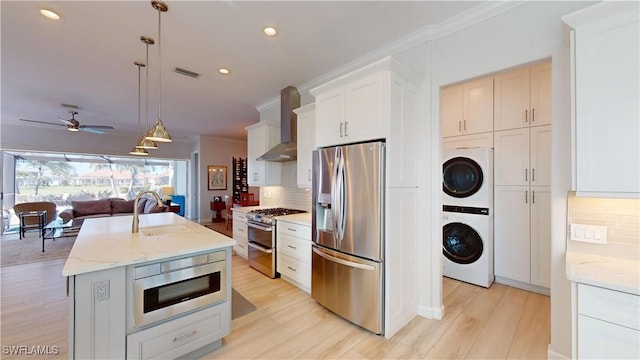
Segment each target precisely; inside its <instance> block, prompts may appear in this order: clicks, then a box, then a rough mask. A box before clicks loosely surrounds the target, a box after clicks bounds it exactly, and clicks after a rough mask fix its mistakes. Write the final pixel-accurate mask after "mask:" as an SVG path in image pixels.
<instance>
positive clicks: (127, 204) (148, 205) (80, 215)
mask: <svg viewBox="0 0 640 360" xmlns="http://www.w3.org/2000/svg"><path fill="white" fill-rule="evenodd" d="M133 203H134V200H125V199H119V198H108V199H100V200H88V201H72V202H71V209H66V210H63V211H61V212H60V214H58V216H60V218H61V219H62V220H63V221H64V222H67V221H69V220H78V219H88V218H96V217H105V216H122V215H131V214H133ZM168 210H169V208H168V207H166V206H158V203H157V202H156V200H155V199H152V198H147V197H143V198H140V199H139V200H138V214H150V213H158V212H165V211H168Z"/></svg>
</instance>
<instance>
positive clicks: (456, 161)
mask: <svg viewBox="0 0 640 360" xmlns="http://www.w3.org/2000/svg"><path fill="white" fill-rule="evenodd" d="M482 180H483V177H482V168H481V167H480V165H478V163H477V162H475V161H473V160H471V159H469V158H466V157H456V158H452V159H449V160H447V161H446V162H445V163H444V164H443V165H442V190H444V192H445V193H446V194H447V195H449V196H453V197H457V198H466V197H469V196H471V195H473V194H475V193H476V192H477V191H478V190H480V187H481V186H482Z"/></svg>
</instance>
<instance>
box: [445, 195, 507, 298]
mask: <svg viewBox="0 0 640 360" xmlns="http://www.w3.org/2000/svg"><path fill="white" fill-rule="evenodd" d="M442 254H443V257H442V274H443V275H444V276H446V277H449V278H452V279H456V280H460V281H464V282H468V283H471V284H475V285H479V286H483V287H485V288H488V287H489V286H490V285H491V283H493V279H494V275H493V213H492V212H491V211H490V209H489V208H487V207H470V206H452V205H444V206H443V207H442Z"/></svg>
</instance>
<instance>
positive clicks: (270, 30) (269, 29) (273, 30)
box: [262, 26, 278, 36]
mask: <svg viewBox="0 0 640 360" xmlns="http://www.w3.org/2000/svg"><path fill="white" fill-rule="evenodd" d="M262 32H264V34H265V35H267V36H275V35H276V34H277V33H278V30H276V28H273V27H270V26H268V27H266V28H264V29H263V30H262Z"/></svg>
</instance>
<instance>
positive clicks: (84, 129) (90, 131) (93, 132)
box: [80, 126, 105, 135]
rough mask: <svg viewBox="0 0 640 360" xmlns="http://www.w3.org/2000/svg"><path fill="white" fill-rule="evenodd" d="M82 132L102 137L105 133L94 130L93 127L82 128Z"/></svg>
mask: <svg viewBox="0 0 640 360" xmlns="http://www.w3.org/2000/svg"><path fill="white" fill-rule="evenodd" d="M80 130H82V131H86V132H89V133H92V134H100V135H102V134H104V133H105V132H104V131H102V130H100V129H96V128H93V127H86V126H80Z"/></svg>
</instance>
